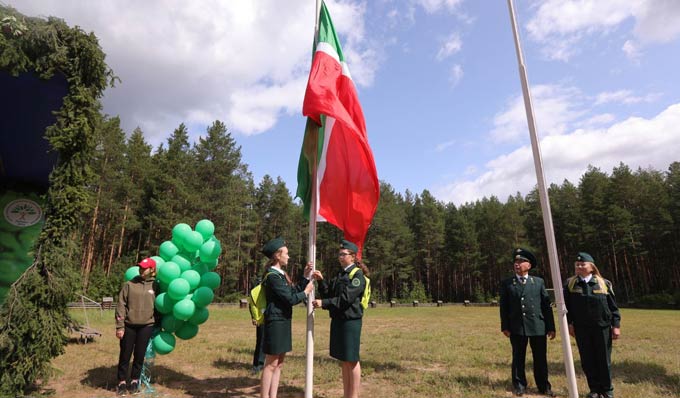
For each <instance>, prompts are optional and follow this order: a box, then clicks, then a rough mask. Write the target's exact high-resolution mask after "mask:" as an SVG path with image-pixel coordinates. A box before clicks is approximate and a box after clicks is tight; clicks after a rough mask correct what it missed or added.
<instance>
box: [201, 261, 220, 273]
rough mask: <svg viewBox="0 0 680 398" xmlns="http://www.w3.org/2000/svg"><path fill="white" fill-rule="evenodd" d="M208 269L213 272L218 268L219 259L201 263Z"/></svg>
mask: <svg viewBox="0 0 680 398" xmlns="http://www.w3.org/2000/svg"><path fill="white" fill-rule="evenodd" d="M201 262H202V263H203V264H205V266H206V267H207V268H208V271H212V270H214V269H215V268H217V259H214V260H210V261H201Z"/></svg>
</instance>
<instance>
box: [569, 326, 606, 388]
mask: <svg viewBox="0 0 680 398" xmlns="http://www.w3.org/2000/svg"><path fill="white" fill-rule="evenodd" d="M574 334H575V337H576V345H578V352H579V355H580V356H581V368H583V373H585V374H586V379H587V380H588V387H589V388H590V391H592V392H596V393H600V394H609V395H612V394H611V393H612V392H613V391H614V387H613V386H612V373H611V355H612V336H611V329H610V328H609V327H605V328H600V327H574Z"/></svg>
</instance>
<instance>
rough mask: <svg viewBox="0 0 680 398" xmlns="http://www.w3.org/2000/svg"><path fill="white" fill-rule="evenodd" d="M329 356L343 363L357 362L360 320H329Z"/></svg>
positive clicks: (359, 342) (359, 344) (359, 343)
mask: <svg viewBox="0 0 680 398" xmlns="http://www.w3.org/2000/svg"><path fill="white" fill-rule="evenodd" d="M330 345H331V348H330V351H331V356H332V357H333V358H335V359H338V360H340V361H345V362H358V361H359V348H360V347H361V318H359V319H331V342H330Z"/></svg>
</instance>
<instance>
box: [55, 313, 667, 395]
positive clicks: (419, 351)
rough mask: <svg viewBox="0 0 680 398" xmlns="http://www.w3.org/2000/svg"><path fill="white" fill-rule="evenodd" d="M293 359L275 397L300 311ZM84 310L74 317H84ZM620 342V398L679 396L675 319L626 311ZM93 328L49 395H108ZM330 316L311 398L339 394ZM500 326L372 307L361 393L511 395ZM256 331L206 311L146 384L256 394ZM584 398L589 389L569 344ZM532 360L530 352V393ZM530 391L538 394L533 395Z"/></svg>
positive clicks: (72, 349)
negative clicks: (330, 352) (195, 333)
mask: <svg viewBox="0 0 680 398" xmlns="http://www.w3.org/2000/svg"><path fill="white" fill-rule="evenodd" d="M294 313H295V319H294V322H293V352H292V353H290V354H288V355H287V356H286V364H285V366H284V369H283V375H282V384H281V388H280V390H279V391H280V393H279V396H280V397H282V398H284V397H303V396H304V392H303V389H304V380H305V374H304V371H305V358H304V353H305V347H304V345H305V325H306V323H305V316H304V309H303V308H302V307H296V309H295V312H294ZM82 314H83V311H82V310H75V311H74V316H75V317H77V318H79V319H81V320H84V317H83V315H82ZM622 317H623V323H622V329H621V330H622V338H621V340H619V341H616V342H615V343H614V352H613V354H612V361H613V375H614V388H615V392H616V395H617V397H624V398H655V397H658V398H661V397H663V398H666V397H673V396H680V345H679V344H678V343H677V342H678V341H679V340H678V332H677V331H678V330H680V312H678V311H657V310H633V309H630V310H626V309H624V310H622ZM88 318H89V321H90V326H91V327H93V328H96V329H98V330H100V331H101V332H103V333H104V336H102V337H101V338H97V339H96V341H95V342H93V343H88V344H78V343H75V342H74V343H73V344H70V345H69V346H68V347H67V349H66V354H64V355H63V356H61V357H59V358H56V359H55V360H54V362H53V364H54V366H55V367H56V368H57V369H58V374H57V375H56V376H55V377H54V378H53V379H52V380H51V381H50V383H49V384H48V385H47V388H49V389H53V390H54V391H55V393H56V395H57V396H59V397H62V396H63V397H67V396H68V397H75V398H85V397H88V398H92V397H113V396H115V394H114V392H113V387H114V384H115V373H116V372H115V367H116V363H117V358H118V340H117V339H116V338H115V336H114V326H113V324H114V322H113V312H112V311H105V312H104V314H103V315H100V313H99V311H98V310H89V312H88ZM329 323H330V322H329V318H328V315H327V313H326V312H325V311H322V312H317V316H316V324H315V337H316V344H315V362H314V395H315V397H323V398H336V397H341V396H342V382H341V378H340V368H339V366H338V364H337V363H336V362H335V361H334V360H332V359H330V358H329V357H328V333H329ZM499 329H500V327H499V317H498V308H497V307H496V308H492V307H482V308H480V307H462V306H446V307H439V308H438V307H421V308H410V307H399V308H387V307H380V308H371V309H369V310H367V315H366V317H365V318H364V326H363V334H362V350H361V357H362V361H361V365H362V373H363V378H362V396H365V397H372V398H390V397H395V398H397V397H398V398H412V397H442V398H443V397H446V398H449V397H470V398H472V397H474V398H479V397H485V398H486V397H510V396H512V395H511V393H510V356H511V353H510V343H509V341H508V340H507V338H505V337H504V336H503V335H502V334H501V332H500V330H499ZM254 339H255V330H254V328H253V326H251V324H250V316H249V314H248V311H247V310H246V309H238V308H234V307H229V308H218V307H211V308H210V319H209V320H208V322H207V323H206V324H204V325H202V326H201V330H200V332H199V334H198V336H196V337H195V338H193V339H192V340H188V341H183V340H178V343H177V347H176V349H175V350H174V351H173V352H172V353H170V354H169V355H166V356H160V357H158V358H157V359H156V361H155V365H154V368H153V374H152V380H153V382H154V386H155V387H156V388H157V391H158V393H157V394H156V396H159V397H160V396H162V397H256V396H258V386H259V379H258V377H257V376H253V375H251V374H250V372H249V370H250V363H251V359H252V349H253V347H254V343H255V341H254ZM559 340H560V337H559V333H558V337H557V338H556V339H555V340H553V341H549V343H548V362H549V366H550V380H551V383H552V385H553V389H554V391H555V392H556V393H557V394H558V395H559V396H564V397H566V396H567V395H568V394H567V389H566V377H565V371H564V362H563V360H562V350H561V347H562V345H561V343H560V341H559ZM572 349H573V352H574V356H575V360H576V375H577V380H578V387H579V391H580V392H581V394H580V395H581V396H582V395H583V394H584V393H585V392H587V386H586V383H585V377H584V376H583V373H582V371H581V369H580V362H579V360H578V350H577V348H576V346H575V343H574V342H573V340H572ZM530 358H531V355H530V354H528V355H527V371H528V374H527V376H528V379H529V380H530V383H529V384H530V390H531V389H532V388H534V387H533V375H532V374H531V359H530ZM533 391H535V389H534V390H533Z"/></svg>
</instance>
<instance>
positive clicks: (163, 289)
mask: <svg viewBox="0 0 680 398" xmlns="http://www.w3.org/2000/svg"><path fill="white" fill-rule="evenodd" d="M168 285H169V283H167V282H163V281H162V280H160V279H159V280H158V287H159V288H160V290H161V293H165V292H167V291H168Z"/></svg>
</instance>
